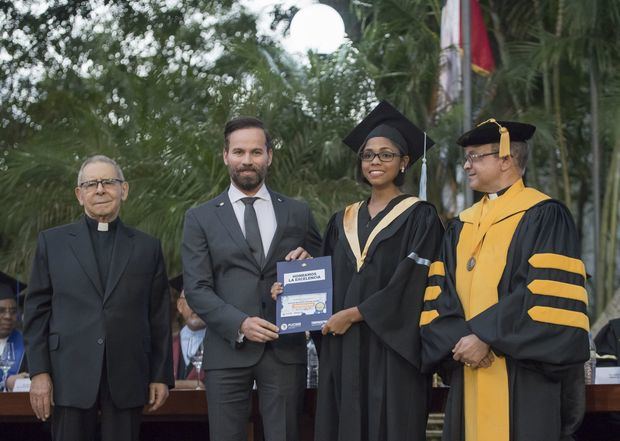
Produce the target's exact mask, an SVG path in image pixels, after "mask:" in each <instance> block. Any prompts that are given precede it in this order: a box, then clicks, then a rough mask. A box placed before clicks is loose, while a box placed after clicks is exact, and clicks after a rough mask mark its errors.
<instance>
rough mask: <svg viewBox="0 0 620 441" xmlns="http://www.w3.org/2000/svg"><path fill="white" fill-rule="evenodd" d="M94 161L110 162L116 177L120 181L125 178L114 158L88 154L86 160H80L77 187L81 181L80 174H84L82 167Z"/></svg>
mask: <svg viewBox="0 0 620 441" xmlns="http://www.w3.org/2000/svg"><path fill="white" fill-rule="evenodd" d="M95 162H105V163H106V164H110V165H111V166H112V167H114V170H115V172H116V177H117V178H119V179H120V180H121V181H124V180H125V176H124V175H123V170H121V168H120V167H119V165H118V164H117V163H116V161H115V160H114V159H112V158H108V157H107V156H105V155H94V156H90V157H88V158H86V160H85V161H84V162H82V166H81V167H80V171H79V172H78V178H77V185H78V187H79V186H80V184H81V183H82V182H83V180H82V175H83V174H84V168H86V166H87V165H88V164H93V163H95Z"/></svg>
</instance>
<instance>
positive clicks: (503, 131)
mask: <svg viewBox="0 0 620 441" xmlns="http://www.w3.org/2000/svg"><path fill="white" fill-rule="evenodd" d="M486 123H493V124H497V127H499V157H500V158H505V157H507V156H510V133H509V132H508V129H507V128H506V127H504V126H502V125H500V123H498V122H497V120H496V119H495V118H490V119H487V120H486V121H484V122H481V123H480V124H478V125H477V126H476V127H480V126H481V125H483V124H486Z"/></svg>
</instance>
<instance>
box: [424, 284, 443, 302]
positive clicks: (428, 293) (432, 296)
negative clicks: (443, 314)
mask: <svg viewBox="0 0 620 441" xmlns="http://www.w3.org/2000/svg"><path fill="white" fill-rule="evenodd" d="M439 294H441V287H440V286H427V287H426V290H425V291H424V301H425V302H430V301H431V300H436V299H437V297H439Z"/></svg>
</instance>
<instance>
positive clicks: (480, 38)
mask: <svg viewBox="0 0 620 441" xmlns="http://www.w3.org/2000/svg"><path fill="white" fill-rule="evenodd" d="M464 1H467V0H464ZM469 2H470V14H471V26H470V30H471V65H472V66H471V68H472V70H473V71H474V72H476V73H478V74H480V75H489V74H490V73H491V72H493V71H494V70H495V59H494V58H493V52H492V51H491V45H490V43H489V37H488V35H487V29H486V26H485V24H484V20H483V18H482V11H481V9H480V4H479V3H478V0H469ZM440 44H441V53H440V56H439V91H438V95H437V110H438V111H443V110H447V109H448V108H449V107H450V106H451V105H452V103H454V102H455V101H457V100H458V98H459V96H460V95H461V88H462V72H461V69H462V67H461V64H462V61H461V57H462V53H463V37H462V35H461V0H446V2H445V4H444V6H443V8H442V9H441V34H440Z"/></svg>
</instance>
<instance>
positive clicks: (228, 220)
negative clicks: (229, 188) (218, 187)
mask: <svg viewBox="0 0 620 441" xmlns="http://www.w3.org/2000/svg"><path fill="white" fill-rule="evenodd" d="M214 203H215V213H216V214H217V217H218V218H219V219H220V222H222V225H224V227H225V228H226V230H228V234H229V235H230V237H231V238H232V240H233V242H235V244H236V245H237V246H238V247H239V248H240V249H241V250H243V253H244V254H245V255H246V256H247V258H248V261H249V262H253V263H254V264H255V265H256V267H257V268H258V263H257V262H256V260H255V259H254V256H253V255H252V251H251V250H250V246H249V245H248V243H247V242H246V240H245V236H244V235H243V231H241V227H240V226H239V221H238V220H237V216H235V211H234V210H233V207H232V204H231V203H230V199H229V198H228V192H226V191H225V192H224V193H222V194H220V195H219V196H217V197H216V198H215V200H214Z"/></svg>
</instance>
